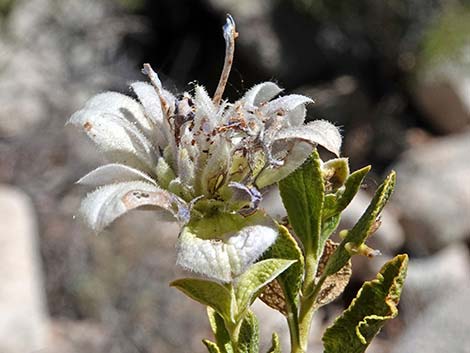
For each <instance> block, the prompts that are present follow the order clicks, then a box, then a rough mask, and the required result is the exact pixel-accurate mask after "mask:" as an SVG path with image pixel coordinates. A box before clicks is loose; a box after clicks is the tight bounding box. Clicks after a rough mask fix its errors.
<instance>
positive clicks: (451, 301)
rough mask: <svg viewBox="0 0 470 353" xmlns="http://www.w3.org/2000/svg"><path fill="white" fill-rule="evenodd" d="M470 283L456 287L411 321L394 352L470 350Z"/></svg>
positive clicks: (458, 352) (463, 352)
mask: <svg viewBox="0 0 470 353" xmlns="http://www.w3.org/2000/svg"><path fill="white" fill-rule="evenodd" d="M469 327H470V286H468V285H467V286H466V287H463V288H460V289H459V290H458V291H453V292H452V293H451V294H450V295H449V296H446V297H443V298H440V300H439V301H436V302H435V303H433V305H431V306H429V307H428V309H427V310H426V311H424V312H423V313H422V314H421V315H419V316H418V317H417V318H416V320H414V321H413V322H412V323H410V324H409V325H408V327H407V330H406V331H405V332H404V334H403V335H402V336H401V337H400V338H399V339H398V342H397V343H396V344H394V345H393V350H392V351H391V353H416V352H426V353H443V352H452V353H470V335H469V334H468V328H469Z"/></svg>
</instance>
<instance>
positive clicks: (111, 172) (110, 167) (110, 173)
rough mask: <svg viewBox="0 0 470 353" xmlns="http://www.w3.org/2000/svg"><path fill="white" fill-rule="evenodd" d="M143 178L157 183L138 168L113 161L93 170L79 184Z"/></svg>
mask: <svg viewBox="0 0 470 353" xmlns="http://www.w3.org/2000/svg"><path fill="white" fill-rule="evenodd" d="M133 180H142V181H147V182H149V183H151V184H154V185H156V182H155V180H153V179H152V178H151V177H150V176H148V175H147V174H145V173H143V172H141V171H140V170H138V169H134V168H131V167H128V166H127V165H124V164H118V163H111V164H106V165H103V166H101V167H98V168H96V169H95V170H92V171H91V172H90V173H88V174H87V175H85V176H84V177H82V178H81V179H80V180H78V181H77V184H82V185H91V186H101V185H106V184H113V183H119V182H124V181H133Z"/></svg>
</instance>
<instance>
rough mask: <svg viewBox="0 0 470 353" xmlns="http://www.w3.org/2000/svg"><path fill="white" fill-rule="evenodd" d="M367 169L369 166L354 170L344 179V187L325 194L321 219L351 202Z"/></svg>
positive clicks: (333, 213)
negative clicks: (334, 192) (333, 192)
mask: <svg viewBox="0 0 470 353" xmlns="http://www.w3.org/2000/svg"><path fill="white" fill-rule="evenodd" d="M369 171H370V166H367V167H364V168H361V169H359V170H356V171H355V172H354V173H352V174H351V175H349V177H348V179H346V183H345V184H344V189H342V190H339V191H338V192H337V194H329V195H327V196H326V198H325V207H324V209H323V220H327V219H329V218H331V217H334V216H336V215H339V214H340V213H341V212H342V211H343V210H344V209H345V208H346V207H347V206H348V205H349V204H350V203H351V201H352V199H353V198H354V196H356V194H357V192H358V191H359V188H360V187H361V185H362V182H363V181H364V178H365V177H366V175H367V173H369Z"/></svg>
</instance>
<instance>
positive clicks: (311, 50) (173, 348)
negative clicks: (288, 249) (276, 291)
mask: <svg viewBox="0 0 470 353" xmlns="http://www.w3.org/2000/svg"><path fill="white" fill-rule="evenodd" d="M227 12H230V13H231V14H232V15H233V16H234V17H235V19H236V21H237V24H238V31H239V33H240V37H239V40H238V41H237V51H236V57H235V64H234V69H233V71H232V75H231V78H230V86H229V87H228V89H227V94H228V96H230V97H232V98H234V97H237V96H238V95H239V94H241V92H243V91H244V90H246V89H247V88H249V87H250V86H251V85H252V84H254V83H256V82H259V81H263V80H269V79H274V80H276V81H277V82H278V83H279V84H280V85H281V86H283V87H285V88H286V90H287V91H288V92H300V93H303V94H306V95H309V96H311V97H312V98H314V99H315V100H316V104H315V105H313V106H312V107H310V108H309V109H310V111H309V117H310V118H312V119H313V118H324V119H328V120H331V121H333V122H335V123H336V124H338V125H340V126H342V128H343V133H344V138H345V139H344V148H343V154H344V155H346V156H349V157H350V161H351V165H352V167H353V168H358V167H361V166H364V165H366V164H372V165H373V167H374V169H373V174H372V175H371V176H370V177H369V178H368V179H367V183H366V185H365V187H364V189H363V190H362V191H361V193H360V194H359V197H358V198H357V200H356V201H355V202H354V204H353V205H351V206H350V207H349V208H348V210H347V212H346V214H345V217H344V225H343V226H344V227H346V226H348V225H351V224H352V222H354V221H355V220H356V219H357V218H358V217H359V215H360V214H361V212H362V211H363V210H364V208H365V207H366V205H367V203H368V200H369V199H370V194H371V193H372V192H373V191H374V189H375V187H376V186H377V184H378V183H379V182H380V180H381V177H382V176H383V175H384V174H385V173H386V172H387V171H388V170H390V169H392V168H393V169H396V171H397V173H398V178H399V179H398V186H397V189H396V192H395V194H394V197H393V200H392V204H391V205H390V207H388V209H387V210H386V212H385V213H384V215H383V225H382V227H381V229H380V230H379V232H378V233H377V234H376V235H375V236H374V238H373V239H372V240H371V242H372V243H373V246H374V247H376V248H379V249H381V250H382V252H383V253H384V256H382V257H378V258H375V259H374V260H372V261H371V260H367V259H362V258H361V259H355V262H354V272H353V273H354V278H353V280H352V281H351V283H350V284H349V286H348V288H347V290H346V292H345V294H344V295H343V297H342V298H341V299H340V300H337V301H336V302H335V303H336V305H333V306H329V307H328V309H327V310H325V311H322V312H321V313H320V315H319V318H318V320H317V321H316V322H315V323H314V327H313V332H312V344H313V346H312V352H313V351H321V350H320V348H318V347H317V349H316V350H315V347H316V346H319V344H320V341H319V338H320V336H321V332H322V330H323V329H324V328H325V326H326V325H328V323H329V322H331V320H332V319H333V318H334V317H335V315H337V314H338V313H339V312H340V310H341V309H342V308H343V307H344V306H346V305H347V304H348V303H349V302H350V300H351V299H352V298H353V296H354V295H355V292H356V291H357V289H358V288H359V287H360V285H361V283H362V282H363V281H364V280H367V279H370V278H371V277H372V276H374V274H375V273H376V271H377V270H378V268H379V267H380V265H381V264H382V263H383V262H384V261H385V260H386V258H388V257H390V256H392V255H393V254H395V253H397V252H408V253H409V254H410V256H411V262H410V269H409V275H408V280H407V283H406V287H405V291H404V294H403V298H402V302H401V304H400V306H401V313H400V316H399V317H398V318H397V319H395V320H393V321H391V322H390V323H389V324H388V325H387V326H386V327H385V329H384V330H383V331H382V332H381V334H380V335H379V336H378V338H377V339H376V341H375V342H374V343H373V345H372V346H371V347H370V349H369V350H368V352H377V353H379V352H385V353H412V352H413V353H417V352H418V353H419V352H426V353H434V352H436V353H441V352H454V353H468V352H470V336H469V335H468V328H469V327H470V271H469V270H470V256H469V245H470V157H469V156H470V130H469V125H470V39H469V36H468V33H469V30H470V7H468V5H466V4H465V2H464V0H462V1H461V2H460V1H457V0H454V1H445V0H433V1H428V0H410V1H405V0H398V1H375V0H356V1H350V0H338V1H327V0H278V1H274V0H273V1H270V0H260V1H249V0H197V1H196V0H182V1H172V0H159V1H151V0H0V281H1V286H0V352H2V353H29V352H41V353H56V352H60V353H82V352H87V353H95V352H96V353H98V352H112V353H176V352H178V353H181V352H196V353H197V352H204V349H203V346H202V344H201V343H200V339H201V338H203V337H206V336H208V335H209V330H208V327H207V323H206V320H205V317H204V310H203V308H202V307H201V306H199V305H198V304H196V303H193V302H191V301H190V300H189V299H187V298H185V297H184V296H183V295H182V294H180V293H179V292H177V291H175V290H174V289H171V288H169V287H168V282H169V281H170V280H171V279H174V278H176V277H177V276H181V275H182V274H183V273H182V272H181V271H180V270H179V269H175V266H174V262H175V255H174V240H175V237H176V230H175V227H174V226H173V225H172V224H163V225H162V224H157V223H156V222H155V221H154V220H153V218H152V214H151V213H145V212H140V213H139V212H138V213H135V214H131V215H129V216H127V217H124V218H122V219H120V220H119V221H118V222H116V224H115V225H114V226H113V227H111V228H110V229H109V230H108V231H106V234H103V235H102V236H99V237H96V236H95V235H94V234H91V233H90V231H89V230H87V229H86V228H85V227H84V226H83V225H82V224H81V223H80V222H79V221H78V220H76V219H75V218H74V215H75V213H76V210H77V208H78V205H79V202H80V198H81V196H83V195H84V193H85V192H86V190H85V189H83V188H81V187H78V186H77V185H75V184H74V182H75V181H76V180H77V179H78V178H79V177H80V176H82V175H83V174H84V173H86V172H87V171H89V170H90V169H92V168H93V167H95V166H97V165H99V164H101V163H102V158H101V157H100V156H99V154H98V153H97V152H96V151H95V150H94V148H93V146H92V145H91V144H89V143H88V141H87V140H86V138H85V137H84V136H81V135H80V134H79V133H78V132H77V131H69V129H68V128H64V124H65V122H66V120H67V118H68V117H69V116H70V115H71V114H72V113H73V112H74V111H75V110H77V109H78V108H79V107H80V106H81V105H82V104H83V103H84V101H85V100H86V99H87V98H89V97H90V96H92V95H93V94H96V93H98V92H101V91H104V90H109V89H113V90H118V91H121V92H128V89H127V83H128V82H129V81H132V80H136V79H141V78H142V76H141V74H140V67H141V65H142V63H143V62H150V63H152V65H153V66H154V68H156V69H158V71H159V73H160V74H161V76H162V77H163V79H164V82H165V85H166V86H167V87H170V88H172V89H173V90H174V91H183V90H184V89H188V88H190V86H188V85H187V83H188V82H191V81H194V80H196V81H198V82H200V83H203V84H205V85H206V86H207V87H208V90H209V92H212V91H213V90H214V88H215V85H216V83H217V80H218V75H219V72H220V69H221V66H222V62H223V53H224V42H223V40H222V36H221V25H222V24H223V22H224V17H225V13H227ZM266 202H271V206H272V207H277V209H278V210H279V212H282V210H280V208H279V207H280V205H279V204H278V203H277V204H276V202H278V201H276V197H275V195H271V196H269V197H267V200H266ZM273 203H274V204H273ZM149 230H151V231H149ZM255 309H256V310H257V312H258V313H259V314H260V315H261V316H262V320H263V321H262V325H264V326H265V329H266V332H267V333H266V334H265V337H269V336H270V332H272V331H273V330H277V331H278V332H279V331H281V332H280V333H281V335H283V336H282V337H283V338H284V341H285V342H287V338H286V336H285V335H286V333H285V332H282V330H283V319H282V317H279V316H278V315H277V314H276V313H273V312H272V311H269V310H267V309H266V307H264V306H263V304H259V303H257V304H255ZM263 322H264V324H263Z"/></svg>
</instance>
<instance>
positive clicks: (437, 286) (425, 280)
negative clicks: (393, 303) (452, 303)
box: [400, 243, 470, 352]
mask: <svg viewBox="0 0 470 353" xmlns="http://www.w3.org/2000/svg"><path fill="white" fill-rule="evenodd" d="M466 286H470V253H469V251H468V249H467V247H466V245H465V244H462V243H456V244H453V245H449V246H448V247H446V248H445V249H444V250H441V251H439V252H438V253H436V254H435V255H433V256H430V257H426V258H422V259H411V261H410V263H409V267H408V275H407V278H406V282H405V289H404V291H403V295H402V298H401V301H400V306H401V308H402V309H403V310H402V311H401V312H400V318H401V320H404V321H406V322H411V321H412V320H414V318H415V317H416V316H417V315H418V314H420V313H421V312H423V311H427V310H428V308H429V307H432V306H435V305H436V303H437V302H438V301H440V300H446V299H447V298H449V297H450V296H451V295H452V294H453V293H455V292H459V291H461V290H462V288H465V287H466ZM468 298H469V299H470V296H469V297H468ZM468 304H470V302H469V303H468ZM469 322H470V321H469ZM451 351H452V350H448V351H447V352H451ZM423 352H426V351H424V350H423ZM441 352H446V350H442V351H441Z"/></svg>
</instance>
